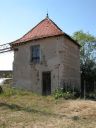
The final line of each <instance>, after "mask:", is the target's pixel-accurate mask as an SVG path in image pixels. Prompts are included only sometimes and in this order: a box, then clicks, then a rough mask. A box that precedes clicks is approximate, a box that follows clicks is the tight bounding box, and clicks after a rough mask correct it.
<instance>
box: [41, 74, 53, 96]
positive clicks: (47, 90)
mask: <svg viewBox="0 0 96 128" xmlns="http://www.w3.org/2000/svg"><path fill="white" fill-rule="evenodd" d="M42 94H43V95H50V94H51V72H43V73H42Z"/></svg>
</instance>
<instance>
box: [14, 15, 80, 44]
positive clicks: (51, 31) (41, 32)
mask: <svg viewBox="0 0 96 128" xmlns="http://www.w3.org/2000/svg"><path fill="white" fill-rule="evenodd" d="M59 35H64V36H66V37H67V38H68V39H69V40H71V41H73V42H74V43H75V44H76V45H78V46H80V45H79V44H78V43H77V42H76V41H74V40H73V39H72V38H71V37H70V36H69V35H67V34H66V33H64V32H63V31H62V30H61V29H60V28H59V27H58V26H57V25H56V24H55V23H54V22H53V21H52V20H51V19H49V18H48V17H46V18H45V19H44V20H42V21H41V22H40V23H39V24H37V25H36V26H35V27H34V28H32V29H31V30H30V31H29V32H28V33H26V34H25V35H24V36H23V37H21V38H20V39H18V40H16V41H14V42H12V43H11V45H12V46H17V45H21V44H23V43H25V42H28V41H31V40H35V39H41V38H45V37H52V36H59Z"/></svg>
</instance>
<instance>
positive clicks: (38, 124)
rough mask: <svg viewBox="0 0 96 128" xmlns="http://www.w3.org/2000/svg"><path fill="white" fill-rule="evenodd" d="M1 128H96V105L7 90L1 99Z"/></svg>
mask: <svg viewBox="0 0 96 128" xmlns="http://www.w3.org/2000/svg"><path fill="white" fill-rule="evenodd" d="M0 128H96V101H88V100H86V101H84V100H80V99H78V100H64V99H59V100H55V99H54V97H52V96H47V97H44V96H40V95H36V94H33V93H31V92H27V91H18V90H15V91H14V90H10V89H7V91H5V93H4V94H2V95H0Z"/></svg>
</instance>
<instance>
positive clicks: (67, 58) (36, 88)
mask: <svg viewBox="0 0 96 128" xmlns="http://www.w3.org/2000/svg"><path fill="white" fill-rule="evenodd" d="M36 44H40V49H41V53H40V58H41V61H40V64H36V65H34V64H32V63H31V62H30V57H31V55H30V47H31V46H32V45H36ZM13 69H14V73H13V86H15V87H18V88H24V89H27V90H31V91H33V92H37V93H40V94H42V72H44V71H51V91H52V92H53V91H54V90H55V89H56V88H58V87H59V86H61V84H62V81H63V80H64V81H70V80H71V82H72V81H73V83H76V82H77V84H76V86H78V85H80V63H79V48H78V46H77V45H75V44H74V43H72V42H70V41H69V40H68V39H66V38H64V36H59V37H51V38H45V39H40V40H35V41H31V42H29V43H26V44H25V45H22V46H19V47H18V51H15V53H14V65H13Z"/></svg>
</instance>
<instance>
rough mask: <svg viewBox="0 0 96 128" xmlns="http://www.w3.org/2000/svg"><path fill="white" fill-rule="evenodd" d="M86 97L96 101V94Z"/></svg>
mask: <svg viewBox="0 0 96 128" xmlns="http://www.w3.org/2000/svg"><path fill="white" fill-rule="evenodd" d="M86 97H87V98H88V99H93V100H96V93H89V94H87V95H86Z"/></svg>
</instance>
